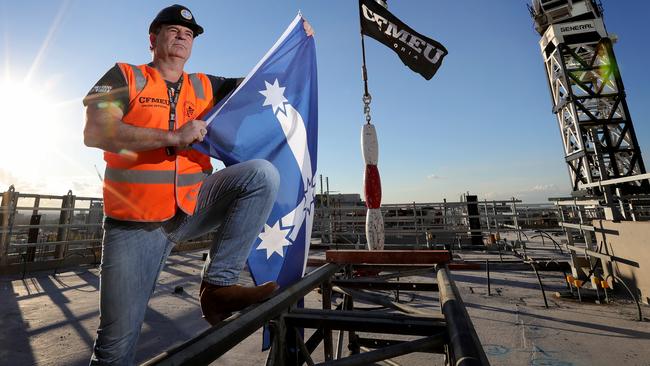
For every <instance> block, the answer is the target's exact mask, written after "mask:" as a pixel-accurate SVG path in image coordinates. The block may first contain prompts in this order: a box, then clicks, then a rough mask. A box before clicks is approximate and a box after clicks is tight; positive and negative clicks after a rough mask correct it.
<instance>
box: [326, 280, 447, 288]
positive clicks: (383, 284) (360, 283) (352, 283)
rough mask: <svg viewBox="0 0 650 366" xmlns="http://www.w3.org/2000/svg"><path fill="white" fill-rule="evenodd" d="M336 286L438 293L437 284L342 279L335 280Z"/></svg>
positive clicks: (333, 282)
mask: <svg viewBox="0 0 650 366" xmlns="http://www.w3.org/2000/svg"><path fill="white" fill-rule="evenodd" d="M332 284H333V285H335V286H340V287H345V288H355V289H369V290H381V291H386V290H402V291H438V284H437V283H418V282H387V281H373V280H357V279H340V280H333V281H332Z"/></svg>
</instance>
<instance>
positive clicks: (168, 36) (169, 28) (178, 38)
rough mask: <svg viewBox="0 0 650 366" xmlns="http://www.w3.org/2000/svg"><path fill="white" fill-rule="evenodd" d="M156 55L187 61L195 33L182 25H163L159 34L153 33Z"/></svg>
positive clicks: (152, 43)
mask: <svg viewBox="0 0 650 366" xmlns="http://www.w3.org/2000/svg"><path fill="white" fill-rule="evenodd" d="M150 37H151V45H152V47H153V53H154V56H155V57H164V58H167V57H178V58H181V59H183V60H185V61H187V59H189V58H190V54H191V53H192V43H193V42H194V33H193V32H192V30H191V29H189V28H187V27H184V26H182V25H163V26H161V28H160V31H159V32H158V34H157V35H156V34H151V35H150Z"/></svg>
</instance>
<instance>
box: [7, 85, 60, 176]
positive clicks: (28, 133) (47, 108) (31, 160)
mask: <svg viewBox="0 0 650 366" xmlns="http://www.w3.org/2000/svg"><path fill="white" fill-rule="evenodd" d="M57 109H58V107H57V103H56V102H55V99H54V98H53V97H51V96H50V95H48V94H46V93H45V92H44V91H43V90H41V89H39V88H37V87H36V86H35V85H29V84H26V83H24V82H16V81H12V80H0V116H1V117H0V136H2V138H1V143H0V156H2V166H3V168H5V169H9V170H10V171H12V172H14V174H17V173H27V174H29V173H33V170H32V169H33V168H34V167H35V165H37V164H38V165H40V164H43V163H45V162H46V161H48V160H49V159H50V158H51V157H52V156H51V155H52V154H50V153H48V151H51V150H52V149H53V148H55V144H56V140H57V135H58V134H57V130H56V129H57V126H59V123H61V121H60V119H59V118H58V114H59V113H58V112H59V111H58V110H57ZM59 127H60V126H59ZM35 163H36V164H35ZM29 175H31V174H29Z"/></svg>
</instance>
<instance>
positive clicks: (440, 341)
mask: <svg viewBox="0 0 650 366" xmlns="http://www.w3.org/2000/svg"><path fill="white" fill-rule="evenodd" d="M445 342H446V339H445V333H444V332H442V333H439V334H436V335H434V336H430V337H426V338H421V339H417V340H414V341H410V342H404V343H401V344H397V345H393V346H388V347H384V348H381V349H378V350H375V351H370V352H364V353H359V354H356V355H352V356H349V357H346V358H343V359H340V360H335V361H328V362H323V363H319V364H317V365H319V366H357V365H369V364H372V363H374V362H378V361H382V360H387V359H390V358H393V357H398V356H402V355H405V354H408V353H413V352H427V351H429V350H431V349H437V348H440V347H442V345H444V344H445Z"/></svg>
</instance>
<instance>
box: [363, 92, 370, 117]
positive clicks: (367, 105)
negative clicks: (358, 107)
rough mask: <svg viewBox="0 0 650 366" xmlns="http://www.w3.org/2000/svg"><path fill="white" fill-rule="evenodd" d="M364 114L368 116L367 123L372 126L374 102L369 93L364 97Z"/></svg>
mask: <svg viewBox="0 0 650 366" xmlns="http://www.w3.org/2000/svg"><path fill="white" fill-rule="evenodd" d="M362 100H363V114H365V115H366V123H368V124H370V119H371V117H370V102H372V97H371V96H370V94H369V93H366V94H364V95H363V98H362Z"/></svg>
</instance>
